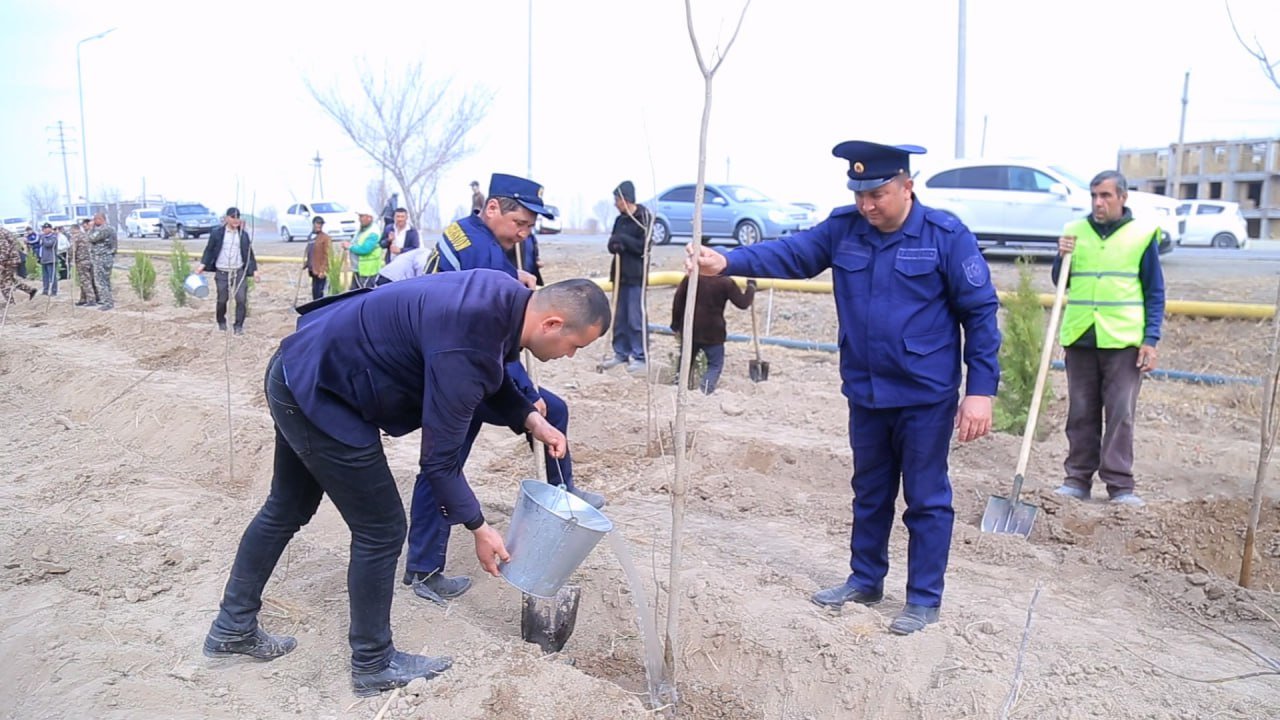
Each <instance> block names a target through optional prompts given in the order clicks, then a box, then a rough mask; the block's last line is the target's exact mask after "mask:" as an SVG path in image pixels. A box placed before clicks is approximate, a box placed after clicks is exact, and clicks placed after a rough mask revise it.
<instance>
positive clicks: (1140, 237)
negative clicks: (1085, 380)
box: [1059, 219, 1155, 349]
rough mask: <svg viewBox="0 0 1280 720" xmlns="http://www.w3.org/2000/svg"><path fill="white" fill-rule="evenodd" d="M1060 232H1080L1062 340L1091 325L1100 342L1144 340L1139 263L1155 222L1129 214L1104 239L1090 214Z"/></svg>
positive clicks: (1106, 345) (1135, 343)
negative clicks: (1091, 222)
mask: <svg viewBox="0 0 1280 720" xmlns="http://www.w3.org/2000/svg"><path fill="white" fill-rule="evenodd" d="M1062 232H1063V234H1064V235H1075V237H1076V248H1075V251H1074V252H1073V253H1072V255H1071V286H1070V288H1069V289H1068V291H1067V309H1066V311H1065V312H1064V313H1063V316H1062V330H1061V332H1060V333H1059V340H1060V341H1061V342H1062V344H1063V346H1067V345H1071V344H1072V343H1074V342H1075V341H1077V340H1079V339H1080V336H1081V335H1084V333H1085V331H1087V330H1088V329H1089V327H1090V326H1092V327H1093V328H1094V333H1095V334H1096V335H1097V346H1098V347H1099V348H1106V349H1115V348H1126V347H1138V346H1140V345H1142V340H1143V331H1144V330H1145V328H1146V321H1147V318H1146V311H1145V308H1144V307H1143V296H1142V282H1141V281H1140V280H1138V267H1139V265H1141V263H1142V256H1143V254H1145V253H1146V252H1147V246H1149V245H1150V244H1151V242H1152V239H1153V236H1154V235H1155V227H1154V226H1152V225H1149V224H1147V223H1144V222H1140V221H1138V220H1130V221H1129V222H1127V223H1125V224H1124V225H1123V226H1121V227H1120V229H1119V230H1117V231H1115V232H1114V233H1112V234H1111V236H1110V237H1108V238H1107V239H1106V240H1103V239H1102V238H1101V237H1099V236H1098V233H1097V232H1096V231H1095V230H1094V229H1093V226H1092V225H1090V224H1089V221H1088V219H1081V220H1073V221H1071V222H1069V223H1067V226H1066V227H1065V228H1064V229H1063V231H1062Z"/></svg>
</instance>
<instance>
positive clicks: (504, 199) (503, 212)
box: [404, 173, 605, 604]
mask: <svg viewBox="0 0 1280 720" xmlns="http://www.w3.org/2000/svg"><path fill="white" fill-rule="evenodd" d="M535 214H540V215H544V216H546V217H553V214H552V212H551V210H550V209H548V208H547V207H546V206H545V205H543V204H542V186H541V185H539V184H537V183H535V182H533V181H531V180H526V179H524V178H520V177H515V176H513V175H503V174H501V173H495V174H494V175H493V178H492V179H491V180H490V182H489V198H488V200H487V201H486V202H485V204H484V206H483V208H482V209H481V211H480V213H479V214H474V215H468V216H466V217H464V218H462V219H460V220H457V221H455V222H453V223H451V224H450V225H449V226H448V227H447V228H445V230H444V232H443V233H442V234H441V235H440V237H439V238H438V239H437V241H436V245H435V248H434V249H433V251H432V252H433V256H432V257H431V258H429V259H428V260H427V265H426V271H427V272H428V273H441V272H451V271H456V270H474V269H477V268H485V269H489V270H498V271H500V272H504V273H507V274H508V275H510V276H511V277H513V278H517V279H518V280H520V281H521V282H522V283H524V284H525V285H526V286H528V287H530V288H532V287H534V285H535V282H536V276H534V275H533V274H532V273H529V272H527V271H525V270H519V269H517V268H516V266H515V265H514V264H512V262H511V261H510V259H509V258H508V255H507V252H508V251H511V250H513V249H514V248H516V247H517V246H519V245H521V244H522V243H524V244H525V246H527V245H528V238H529V233H530V232H532V230H533V225H534V221H535V219H536V215H535ZM526 249H527V247H526ZM507 374H508V375H509V376H510V377H511V379H512V380H513V381H514V382H515V384H516V387H517V388H518V389H519V390H520V392H521V394H523V395H524V396H525V397H526V398H527V399H528V400H529V402H530V403H532V404H533V405H534V407H536V408H537V409H538V410H539V411H540V412H541V413H543V414H544V415H545V416H546V418H547V421H548V422H550V423H551V425H552V426H553V427H555V428H556V429H557V430H559V431H560V432H561V433H565V434H567V433H568V430H569V408H568V405H566V404H565V402H564V400H562V399H561V398H560V397H559V396H558V395H556V394H555V393H552V392H551V391H549V390H547V389H546V388H538V387H535V386H534V384H533V381H532V380H530V379H529V374H528V372H526V371H525V368H524V366H523V365H522V364H521V363H520V361H519V359H513V360H512V361H511V362H510V363H508V365H507ZM483 423H489V424H491V425H507V423H506V422H504V420H503V418H502V415H501V414H500V413H498V412H496V410H495V409H494V408H492V407H491V406H490V405H489V404H487V403H486V404H482V405H481V406H480V407H479V408H477V410H476V413H475V418H474V420H473V421H472V423H471V427H470V429H469V431H468V433H467V437H466V442H465V444H464V445H463V450H462V452H463V460H464V461H465V459H466V457H467V455H468V454H469V453H470V452H471V446H472V444H473V443H474V442H475V438H476V435H478V434H479V432H480V426H481V425H482V424H483ZM517 432H523V430H520V429H518V428H517ZM545 456H546V457H545V461H546V467H547V480H548V482H550V483H551V484H553V485H560V484H563V485H564V486H565V489H567V490H568V491H569V492H572V493H573V494H575V495H577V496H578V497H580V498H582V499H583V500H585V501H586V502H588V503H591V504H592V505H593V506H595V507H601V506H603V505H604V502H605V499H604V497H603V496H601V495H599V494H597V493H593V492H589V491H587V490H583V489H581V488H578V487H576V486H575V485H574V483H573V459H572V457H571V456H570V454H569V452H568V451H567V450H566V452H565V453H564V454H563V457H555V456H552V454H551V453H550V448H548V451H547V452H546V453H545ZM438 505H439V504H438V503H437V502H436V501H435V498H434V496H433V489H432V486H431V484H430V483H427V482H424V480H423V477H422V476H421V475H419V476H418V480H417V482H416V483H415V484H414V492H413V506H412V510H411V512H410V522H409V557H408V561H407V563H406V565H405V574H404V583H405V584H406V585H410V586H412V587H413V591H414V593H416V594H417V595H418V596H419V597H421V598H424V599H426V600H430V601H432V602H436V603H440V604H444V602H445V601H447V600H449V599H451V598H455V597H458V596H459V595H461V594H463V593H464V592H466V591H467V589H468V588H470V587H471V579H470V578H468V577H466V576H465V575H463V576H456V577H448V576H446V575H444V573H443V571H444V564H445V555H446V554H447V550H448V546H449V530H450V526H449V524H448V523H447V522H446V521H445V520H444V519H443V518H441V517H440V514H439V512H438V511H437V507H438Z"/></svg>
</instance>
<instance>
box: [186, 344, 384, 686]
mask: <svg viewBox="0 0 1280 720" xmlns="http://www.w3.org/2000/svg"><path fill="white" fill-rule="evenodd" d="M266 394H267V404H268V406H269V407H270V409H271V418H272V419H273V420H274V421H275V430H276V445H275V470H274V472H273V474H272V476H271V492H270V493H269V494H268V495H267V501H266V502H265V503H264V504H263V505H262V509H261V510H259V511H258V514H257V516H255V517H254V518H253V521H252V522H250V523H249V527H248V528H247V529H246V530H245V531H244V537H242V538H241V540H240V549H239V550H238V551H237V552H236V559H235V564H233V565H232V566H231V577H230V578H228V580H227V587H226V590H225V592H224V593H223V596H222V603H221V605H220V610H219V612H218V617H217V619H216V620H214V621H213V627H212V628H211V629H210V630H209V634H210V635H211V636H212V637H213V638H214V639H215V640H236V639H240V638H243V637H246V636H247V635H250V634H252V633H253V631H254V630H255V629H256V628H257V625H258V611H259V610H260V609H261V607H262V589H263V587H264V586H265V585H266V584H267V579H268V578H270V577H271V572H272V570H274V569H275V566H276V563H277V562H278V561H279V560H280V555H281V553H283V552H284V548H285V546H286V545H288V544H289V540H290V539H291V538H292V537H293V535H294V533H296V532H297V531H298V529H299V528H301V527H302V526H303V525H306V524H307V522H308V521H310V520H311V517H312V516H313V515H314V514H315V512H316V508H317V507H318V506H319V505H320V498H321V497H322V496H323V495H325V494H327V495H328V496H329V499H330V500H332V501H333V504H334V505H335V506H336V507H337V508H338V512H340V513H341V514H342V519H343V520H344V521H346V523H347V526H348V527H349V528H351V559H350V561H349V562H348V565H347V596H348V599H349V602H350V608H351V628H350V631H349V633H348V638H349V640H350V642H351V667H352V669H353V670H359V671H378V670H382V669H383V668H385V667H386V666H387V663H388V662H389V661H390V658H391V653H392V652H393V650H394V647H393V646H392V643H391V595H392V592H393V590H394V588H395V574H396V562H397V561H398V560H399V558H400V548H401V546H402V545H403V543H404V537H405V519H404V506H403V505H402V503H401V500H400V493H399V491H398V490H397V489H396V481H395V478H394V477H393V476H392V475H391V470H390V468H388V467H387V458H386V456H385V455H384V454H383V451H382V444H381V443H380V442H379V443H375V444H374V445H370V446H368V447H351V446H349V445H345V444H343V443H341V442H339V441H337V440H335V439H333V438H331V437H329V436H328V435H326V434H325V433H324V431H322V430H321V429H320V428H319V427H317V426H316V425H315V424H313V423H312V422H311V421H310V420H308V419H307V418H306V417H305V416H303V414H302V409H301V408H299V407H298V405H297V401H296V400H295V399H294V397H293V393H292V392H290V391H289V387H288V385H286V384H285V376H284V367H283V362H282V361H281V360H280V358H279V356H277V357H275V358H273V359H272V361H271V362H270V363H268V364H267V380H266Z"/></svg>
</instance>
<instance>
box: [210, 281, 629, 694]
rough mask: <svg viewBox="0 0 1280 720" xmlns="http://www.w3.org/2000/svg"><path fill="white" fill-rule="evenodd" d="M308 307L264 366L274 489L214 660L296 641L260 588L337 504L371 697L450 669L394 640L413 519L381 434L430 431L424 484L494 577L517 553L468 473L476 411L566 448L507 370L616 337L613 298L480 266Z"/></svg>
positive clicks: (216, 627) (358, 670)
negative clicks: (399, 577) (270, 627)
mask: <svg viewBox="0 0 1280 720" xmlns="http://www.w3.org/2000/svg"><path fill="white" fill-rule="evenodd" d="M300 312H302V313H303V316H302V318H301V319H299V320H298V329H297V331H296V332H294V333H293V334H292V335H289V336H288V337H286V338H285V339H284V340H283V341H282V342H281V344H280V349H279V351H278V352H277V353H276V355H275V356H274V357H273V358H272V359H271V361H270V362H269V363H268V364H267V373H266V388H265V389H266V395H267V403H268V406H269V407H270V410H271V417H272V419H273V420H274V422H275V430H276V443H275V469H274V473H273V475H272V478H271V491H270V494H269V495H268V496H267V500H266V502H265V503H264V504H263V506H262V509H261V510H259V511H258V514H257V516H256V517H254V519H253V521H252V522H251V523H249V527H248V529H247V530H245V533H244V537H243V538H242V539H241V541H240V548H239V550H238V551H237V553H236V559H235V564H234V565H232V567H231V577H230V578H229V579H228V580H227V586H226V591H225V593H224V594H223V597H222V603H221V606H220V610H219V612H218V617H217V619H216V620H214V622H213V626H212V627H211V628H210V630H209V635H208V637H206V638H205V641H204V654H205V655H207V656H210V657H223V656H231V655H247V656H249V657H252V658H255V659H258V660H274V659H275V658H278V657H280V656H281V655H284V654H285V653H288V652H289V651H291V650H293V648H294V647H295V646H296V645H297V642H296V641H295V640H294V638H291V637H286V636H283V635H271V634H268V633H267V632H266V631H264V630H263V629H262V628H261V627H260V626H259V625H258V611H259V610H260V609H261V607H262V589H263V587H264V586H265V585H266V583H267V579H268V578H269V577H270V576H271V572H272V570H273V569H274V568H275V565H276V562H277V561H279V559H280V555H281V553H283V552H284V548H285V546H286V545H287V544H288V543H289V540H290V539H291V538H292V537H293V535H294V533H296V532H297V531H298V529H299V528H300V527H301V526H303V525H305V524H307V522H308V521H310V520H311V517H312V516H313V515H314V514H315V512H316V508H317V507H318V506H319V504H320V499H321V497H323V496H324V495H328V496H329V498H330V499H331V500H332V501H333V504H334V505H335V506H337V508H338V511H339V512H340V513H341V514H342V518H343V520H344V521H346V523H347V525H348V527H350V528H351V559H350V562H349V566H348V570H347V593H348V596H349V598H350V604H351V629H350V633H349V639H350V642H351V682H352V686H353V687H354V689H355V692H356V694H357V695H372V694H375V693H377V692H380V691H382V690H387V689H390V688H394V687H399V686H402V685H405V684H407V683H408V682H409V681H410V680H413V679H414V678H417V677H425V678H431V677H434V676H435V675H438V674H439V673H441V672H444V671H445V670H447V669H448V668H449V666H450V665H451V664H452V660H451V659H450V658H447V657H434V658H433V657H426V656H422V655H411V654H408V653H404V652H400V651H399V650H396V649H395V646H394V645H393V644H392V642H391V598H392V594H393V591H394V588H395V573H396V562H397V561H398V560H399V557H400V548H401V546H402V545H403V543H404V537H405V517H404V505H403V503H402V501H401V499H400V493H399V491H398V490H397V489H396V481H395V477H394V476H393V475H392V474H391V470H390V469H389V468H388V467H387V458H386V455H385V454H384V453H383V449H382V441H381V438H380V436H379V431H385V432H386V433H388V434H390V435H392V436H397V437H398V436H401V435H405V434H407V433H409V432H412V431H414V430H417V429H419V428H421V429H422V452H421V456H420V464H421V469H422V474H421V476H420V481H419V482H420V484H423V485H426V486H428V487H430V495H431V497H432V498H433V500H432V502H433V504H434V510H435V516H436V517H438V518H441V522H443V523H448V524H449V525H455V524H456V525H462V526H464V527H465V528H467V529H468V530H470V531H471V532H472V533H473V534H474V536H475V544H476V555H477V557H479V559H480V565H481V566H482V567H483V568H484V569H485V570H486V571H487V572H489V573H490V574H492V575H495V576H496V575H497V574H498V565H497V561H498V560H508V559H509V556H508V554H507V551H506V548H505V547H504V545H503V542H502V536H501V535H500V534H499V533H498V531H497V530H494V529H493V528H491V527H490V526H489V525H488V524H487V523H486V522H485V519H484V514H483V513H482V512H481V509H480V503H479V502H478V501H477V500H476V497H475V494H474V493H473V492H472V491H471V487H470V486H469V485H468V484H467V481H466V478H465V477H464V476H463V474H462V467H463V463H464V461H465V459H466V455H465V448H466V446H467V441H468V438H469V435H468V432H469V428H470V427H471V418H472V415H473V414H474V413H475V412H476V409H477V408H478V407H480V405H481V404H482V403H487V407H489V408H490V409H491V411H492V412H494V413H496V414H497V415H498V416H500V417H501V418H502V422H503V423H504V424H506V425H509V426H510V427H511V428H512V429H515V430H520V431H526V432H529V433H531V434H532V435H533V437H535V438H537V439H539V440H541V441H543V442H545V443H546V444H547V447H548V449H549V452H550V453H551V454H552V455H553V456H556V457H559V456H561V455H563V454H564V452H565V447H566V444H565V438H564V434H563V433H561V432H560V431H559V430H556V429H555V428H554V427H553V426H552V425H551V423H549V422H547V420H546V419H545V418H544V417H543V416H542V414H541V413H539V412H537V411H536V410H535V409H534V407H533V404H532V403H530V402H529V400H528V399H527V398H526V397H525V396H524V395H522V394H521V393H520V391H519V390H517V389H516V387H515V385H514V384H513V383H512V381H511V378H510V377H508V376H507V373H506V370H505V368H506V367H507V365H508V363H510V362H511V361H512V360H513V359H514V358H516V357H518V356H519V354H520V350H521V348H527V349H528V350H529V351H530V352H532V353H533V355H534V357H536V358H538V359H539V360H542V361H547V360H553V359H555V358H560V357H565V356H570V357H572V356H573V354H574V353H575V352H577V351H578V350H580V349H582V348H584V347H586V346H587V345H590V344H591V343H592V342H594V341H595V340H596V338H598V337H600V335H601V334H602V333H604V332H606V331H607V330H608V329H609V301H608V299H607V298H606V297H605V294H604V292H603V291H601V290H600V288H599V287H597V286H596V285H595V284H594V283H591V282H590V281H587V280H567V281H565V282H561V283H557V284H555V285H552V286H550V287H547V288H544V289H542V290H539V291H538V292H537V293H534V292H532V291H531V290H529V289H527V288H525V287H523V286H521V285H520V284H519V283H517V282H515V281H513V280H511V279H510V278H509V277H507V276H506V275H504V274H503V273H498V272H493V271H491V270H476V271H474V272H459V273H450V274H448V275H439V276H432V277H421V278H415V279H412V280H406V281H404V282H398V283H393V284H391V285H388V286H386V287H383V288H380V289H378V290H377V291H372V290H357V291H353V292H350V293H346V294H344V295H338V296H333V297H330V298H324V299H321V300H317V301H315V302H313V303H311V304H309V305H306V306H303V307H302V308H300Z"/></svg>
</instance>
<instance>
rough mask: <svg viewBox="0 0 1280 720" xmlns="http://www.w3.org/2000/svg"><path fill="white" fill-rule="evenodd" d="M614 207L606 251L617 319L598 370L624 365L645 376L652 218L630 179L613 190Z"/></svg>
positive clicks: (646, 368) (628, 369)
mask: <svg viewBox="0 0 1280 720" xmlns="http://www.w3.org/2000/svg"><path fill="white" fill-rule="evenodd" d="M613 206H614V207H615V208H617V209H618V217H617V219H615V220H614V221H613V232H612V233H610V234H609V244H608V248H609V252H611V253H613V265H611V266H610V269H609V277H610V278H613V279H615V280H616V281H617V283H618V307H617V308H615V309H614V312H615V313H616V314H617V315H618V317H617V322H616V323H614V326H613V357H611V358H609V359H607V360H605V361H604V362H602V363H600V365H599V366H598V369H600V370H608V369H609V368H612V367H616V366H618V365H626V366H627V372H631V373H644V372H646V371H647V370H648V367H649V366H648V364H647V361H646V359H645V354H644V340H645V327H644V295H643V290H644V279H645V266H644V251H645V243H646V241H647V239H648V238H649V237H650V232H649V230H650V226H652V225H653V215H651V214H650V213H649V208H646V207H645V206H643V205H637V204H636V186H635V185H634V184H633V183H632V182H631V181H630V180H623V181H622V182H621V183H619V184H618V187H616V188H614V189H613Z"/></svg>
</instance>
